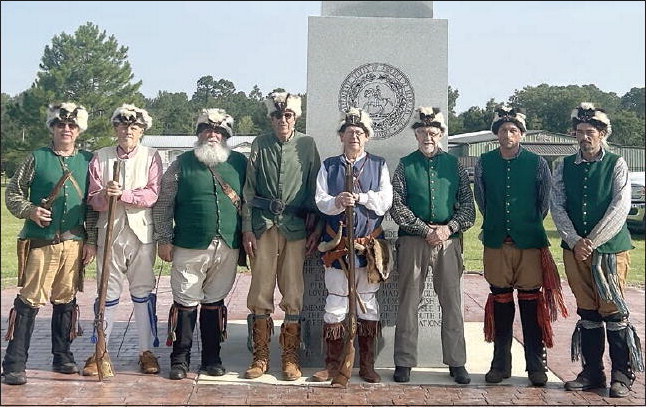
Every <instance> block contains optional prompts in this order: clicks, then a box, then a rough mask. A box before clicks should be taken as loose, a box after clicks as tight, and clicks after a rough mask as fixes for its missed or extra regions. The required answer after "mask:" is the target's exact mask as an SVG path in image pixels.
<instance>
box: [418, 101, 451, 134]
mask: <svg viewBox="0 0 648 408" xmlns="http://www.w3.org/2000/svg"><path fill="white" fill-rule="evenodd" d="M429 126H434V127H438V128H439V129H441V130H442V131H443V133H445V131H446V130H447V129H448V127H447V126H446V123H445V119H444V117H443V113H441V109H439V108H433V107H431V106H421V107H418V108H416V112H415V113H414V123H412V129H417V128H420V127H429Z"/></svg>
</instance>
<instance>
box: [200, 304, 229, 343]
mask: <svg viewBox="0 0 648 408" xmlns="http://www.w3.org/2000/svg"><path fill="white" fill-rule="evenodd" d="M200 308H201V309H205V310H216V311H218V321H217V324H218V327H220V329H221V331H220V338H219V340H218V341H219V342H220V343H222V342H224V341H225V340H227V306H225V304H222V305H217V306H206V305H201V306H200Z"/></svg>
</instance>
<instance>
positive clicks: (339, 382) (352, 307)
mask: <svg viewBox="0 0 648 408" xmlns="http://www.w3.org/2000/svg"><path fill="white" fill-rule="evenodd" d="M344 184H345V186H344V187H345V190H346V191H348V192H349V193H351V194H353V167H352V166H351V163H350V162H348V161H347V163H346V178H345V183H344ZM354 211H355V210H354V208H353V207H352V206H348V207H346V208H345V209H344V213H345V216H346V217H345V218H346V231H347V236H346V238H347V250H348V252H347V257H348V258H347V268H348V272H349V273H348V275H347V283H348V287H349V295H348V296H349V311H348V313H347V317H346V329H347V330H346V331H347V338H346V339H345V340H346V341H345V342H344V350H343V353H342V355H343V360H342V363H341V365H340V369H339V373H338V375H336V376H335V377H333V380H331V385H332V386H333V387H338V388H340V387H341V388H346V386H347V383H348V382H349V379H350V378H351V372H352V371H353V363H354V360H355V347H354V346H353V342H354V341H355V337H356V331H357V330H358V315H357V311H356V296H357V294H356V287H355V248H354V245H353V244H354V241H355V239H354V237H353V216H354V215H355V214H354Z"/></svg>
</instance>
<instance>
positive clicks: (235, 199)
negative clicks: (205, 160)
mask: <svg viewBox="0 0 648 408" xmlns="http://www.w3.org/2000/svg"><path fill="white" fill-rule="evenodd" d="M207 168H208V169H209V171H210V172H211V174H212V176H213V177H214V180H216V182H218V184H219V185H220V186H221V188H222V189H223V192H224V193H225V195H227V196H228V197H229V199H230V200H232V204H234V207H236V211H237V212H238V213H239V215H240V214H241V197H239V195H238V194H236V191H234V189H233V188H232V186H230V185H229V184H227V182H226V181H225V180H223V178H222V177H221V175H220V174H218V172H217V171H216V170H214V169H212V168H211V167H209V166H208V167H207Z"/></svg>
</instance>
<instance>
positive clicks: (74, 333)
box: [70, 304, 83, 341]
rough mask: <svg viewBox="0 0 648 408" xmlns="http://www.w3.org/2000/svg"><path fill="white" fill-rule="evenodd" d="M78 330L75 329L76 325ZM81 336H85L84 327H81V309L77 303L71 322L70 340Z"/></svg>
mask: <svg viewBox="0 0 648 408" xmlns="http://www.w3.org/2000/svg"><path fill="white" fill-rule="evenodd" d="M74 326H77V327H76V330H75V327H74ZM79 336H83V328H82V327H81V310H80V309H79V305H77V304H75V305H74V309H72V323H71V324H70V341H72V340H74V339H76V338H77V337H79Z"/></svg>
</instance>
